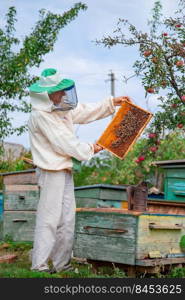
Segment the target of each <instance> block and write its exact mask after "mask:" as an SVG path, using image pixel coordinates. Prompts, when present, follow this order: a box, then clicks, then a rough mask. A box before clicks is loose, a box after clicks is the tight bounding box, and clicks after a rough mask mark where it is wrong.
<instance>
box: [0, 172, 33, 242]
mask: <svg viewBox="0 0 185 300" xmlns="http://www.w3.org/2000/svg"><path fill="white" fill-rule="evenodd" d="M2 175H3V183H4V190H3V195H4V197H3V198H4V214H3V237H4V238H5V237H9V238H11V239H13V240H14V241H32V240H33V233H34V227H35V215H36V208H37V203H38V199H39V188H38V186H37V178H36V174H35V170H34V169H31V170H26V171H21V172H11V173H4V174H2Z"/></svg>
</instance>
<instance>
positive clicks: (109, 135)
mask: <svg viewBox="0 0 185 300" xmlns="http://www.w3.org/2000/svg"><path fill="white" fill-rule="evenodd" d="M152 116H153V115H152V114H151V113H150V112H148V111H147V110H144V109H143V108H141V107H139V106H137V105H135V104H133V103H131V102H129V101H126V100H125V101H124V103H123V104H122V105H121V107H120V108H119V110H118V111H117V112H116V114H115V116H114V118H113V119H112V121H111V122H110V124H109V125H108V127H107V128H106V129H105V131H104V132H103V134H102V135H101V137H100V138H99V139H98V141H97V143H98V144H99V145H101V146H102V147H103V148H105V149H107V150H108V151H110V152H111V153H113V154H114V155H115V156H117V157H119V158H120V159H123V158H124V157H125V156H126V154H127V153H128V152H129V151H130V149H131V147H132V146H133V145H134V143H135V142H136V140H137V138H138V137H139V136H140V135H141V133H142V132H143V130H144V128H145V127H146V125H147V124H148V122H149V121H150V120H151V118H152Z"/></svg>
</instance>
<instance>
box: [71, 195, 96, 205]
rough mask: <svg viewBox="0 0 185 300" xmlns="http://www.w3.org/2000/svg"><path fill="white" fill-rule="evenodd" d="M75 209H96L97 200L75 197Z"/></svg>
mask: <svg viewBox="0 0 185 300" xmlns="http://www.w3.org/2000/svg"><path fill="white" fill-rule="evenodd" d="M75 200H76V207H94V208H95V207H97V206H98V204H97V203H98V199H96V198H84V197H77V196H75Z"/></svg>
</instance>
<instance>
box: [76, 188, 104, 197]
mask: <svg viewBox="0 0 185 300" xmlns="http://www.w3.org/2000/svg"><path fill="white" fill-rule="evenodd" d="M99 195H100V188H89V189H82V190H75V197H78V198H79V197H80V198H95V199H99Z"/></svg>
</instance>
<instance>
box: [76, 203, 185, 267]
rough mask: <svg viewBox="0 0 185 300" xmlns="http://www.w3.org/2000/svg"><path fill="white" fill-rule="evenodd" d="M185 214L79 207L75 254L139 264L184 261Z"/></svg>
mask: <svg viewBox="0 0 185 300" xmlns="http://www.w3.org/2000/svg"><path fill="white" fill-rule="evenodd" d="M184 236H185V215H180V214H178V215H175V214H168V213H166V214H165V213H162V214H159V213H151V212H138V211H129V210H126V209H116V208H77V216H76V230H75V243H74V248H73V250H74V252H73V253H74V256H76V257H81V258H86V259H89V260H94V261H107V262H114V263H121V264H126V265H128V264H129V265H137V266H146V267H147V266H151V267H152V266H155V265H161V264H162V265H165V264H166V265H168V264H169V265H171V264H177V263H185V253H184V249H182V245H181V241H182V238H183V237H184Z"/></svg>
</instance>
